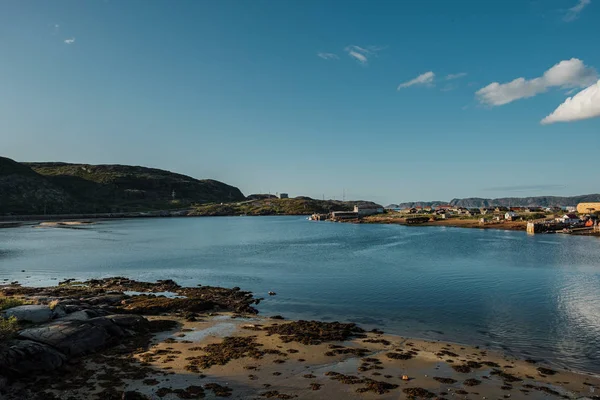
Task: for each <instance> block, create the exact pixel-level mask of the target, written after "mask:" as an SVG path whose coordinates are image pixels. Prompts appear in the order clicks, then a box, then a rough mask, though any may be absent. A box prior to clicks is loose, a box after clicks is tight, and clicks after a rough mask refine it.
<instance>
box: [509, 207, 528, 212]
mask: <svg viewBox="0 0 600 400" xmlns="http://www.w3.org/2000/svg"><path fill="white" fill-rule="evenodd" d="M510 211H512V212H523V211H525V208H523V207H511V208H510Z"/></svg>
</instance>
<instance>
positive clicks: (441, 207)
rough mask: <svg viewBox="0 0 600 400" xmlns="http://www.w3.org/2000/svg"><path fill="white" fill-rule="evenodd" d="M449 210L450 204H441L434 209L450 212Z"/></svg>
mask: <svg viewBox="0 0 600 400" xmlns="http://www.w3.org/2000/svg"><path fill="white" fill-rule="evenodd" d="M451 208H452V206H451V205H450V204H442V205H439V206H436V207H435V209H436V210H450V209H451Z"/></svg>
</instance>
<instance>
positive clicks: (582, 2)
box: [563, 0, 592, 22]
mask: <svg viewBox="0 0 600 400" xmlns="http://www.w3.org/2000/svg"><path fill="white" fill-rule="evenodd" d="M591 2H592V0H579V1H578V2H577V4H576V5H575V6H573V7H571V8H569V9H568V10H567V13H566V14H565V16H564V18H563V20H564V21H565V22H572V21H575V20H576V19H577V18H579V14H580V13H581V11H583V9H584V8H585V7H586V6H587V5H589V4H590V3H591Z"/></svg>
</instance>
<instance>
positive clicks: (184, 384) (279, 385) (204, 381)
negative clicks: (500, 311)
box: [57, 314, 600, 399]
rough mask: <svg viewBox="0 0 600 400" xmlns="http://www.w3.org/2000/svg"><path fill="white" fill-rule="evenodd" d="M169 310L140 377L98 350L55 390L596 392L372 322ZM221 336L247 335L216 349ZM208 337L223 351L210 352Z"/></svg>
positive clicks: (337, 395) (597, 384)
mask: <svg viewBox="0 0 600 400" xmlns="http://www.w3.org/2000/svg"><path fill="white" fill-rule="evenodd" d="M153 318H154V319H165V317H151V318H149V319H153ZM167 319H171V320H176V321H177V323H178V325H177V327H176V328H175V329H174V330H170V331H167V332H162V333H158V334H155V335H154V337H153V339H152V342H151V345H150V347H149V348H148V350H147V351H144V350H142V351H138V352H137V354H135V355H134V359H135V360H136V361H137V362H139V363H140V364H139V366H140V367H144V368H145V369H146V372H145V373H144V374H142V376H141V377H139V379H126V378H123V379H121V378H119V375H120V372H119V371H118V370H114V369H110V370H109V371H110V375H108V376H107V373H106V372H107V367H106V366H105V365H103V364H102V363H98V359H97V358H96V359H95V361H88V362H86V368H87V369H89V370H91V371H92V372H91V374H90V376H89V380H88V382H95V384H94V385H88V386H85V387H78V388H77V389H74V390H71V391H70V390H66V391H61V392H60V396H61V398H68V396H69V395H73V396H75V397H76V398H94V393H102V392H103V391H104V390H105V388H106V387H107V385H110V384H112V385H115V386H116V387H118V388H119V389H120V390H125V391H128V390H135V391H138V392H140V393H143V394H145V395H147V396H149V397H150V398H153V399H154V398H164V399H178V398H200V397H194V396H197V394H194V393H195V392H199V391H202V393H203V394H204V395H205V396H206V398H214V397H215V396H216V394H215V390H216V393H217V394H221V395H227V396H228V397H230V398H234V399H250V398H251V399H262V398H277V399H288V398H299V399H323V398H329V399H374V398H377V399H412V398H415V399H420V398H440V399H441V398H458V399H503V398H513V399H520V398H527V399H548V398H560V397H563V398H582V397H583V396H587V398H590V399H598V398H600V397H594V396H598V395H600V378H599V377H595V376H591V375H585V374H576V373H573V372H568V371H560V370H554V369H548V370H544V369H543V368H544V365H543V362H534V360H528V361H525V360H517V359H515V358H512V357H508V356H504V355H502V354H499V353H495V352H491V351H486V350H484V349H481V348H474V347H469V346H462V345H458V344H453V343H446V342H431V341H425V340H414V339H407V338H402V337H399V336H393V335H385V334H382V333H379V332H368V333H366V337H358V338H354V339H351V340H348V341H335V342H330V341H324V342H323V343H320V344H312V345H311V344H303V343H299V342H297V341H295V340H292V341H290V342H288V343H286V342H284V340H285V341H287V340H288V339H289V338H287V339H286V337H284V336H281V335H279V334H269V332H267V331H266V330H265V329H266V328H267V327H269V326H274V325H276V324H277V325H283V324H286V323H288V322H289V321H282V320H273V319H268V318H259V317H252V318H243V317H234V316H232V314H221V315H218V316H212V317H207V318H205V319H203V320H198V321H193V322H188V321H185V320H183V319H181V318H173V317H168V318H167ZM225 337H236V338H242V339H238V340H245V341H246V342H244V343H245V344H243V345H239V344H238V345H234V346H233V347H230V348H229V349H228V350H227V351H225V353H219V351H220V350H222V347H221V345H222V344H223V342H224V340H226V339H224V338H225ZM282 339H284V340H282ZM209 345H213V346H214V347H215V348H214V349H213V350H215V351H217V353H215V354H217V355H219V354H221V355H222V354H225V358H224V359H218V357H217V359H215V358H212V356H211V353H210V351H209V352H207V351H206V350H207V348H206V346H209ZM252 348H254V349H258V350H260V352H259V353H257V354H254V353H253V350H252ZM248 349H250V350H249V351H248V352H246V350H248ZM213 356H214V354H213ZM238 356H239V358H236V357H238ZM214 362H216V364H215V365H210V364H211V363H214ZM219 362H224V363H225V364H224V365H219ZM538 368H542V369H538ZM403 375H404V376H405V378H408V379H407V380H406V379H403ZM111 380H112V381H111ZM111 382H112V383H111ZM215 383H216V384H217V385H216V386H214V385H212V384H215ZM207 385H208V386H207ZM210 388H214V390H211V389H210ZM57 394H59V393H57ZM78 396H79V397H78ZM188 396H189V397H188ZM98 398H103V396H102V395H99V396H98Z"/></svg>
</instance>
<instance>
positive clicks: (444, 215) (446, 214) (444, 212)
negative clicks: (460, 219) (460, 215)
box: [437, 211, 452, 219]
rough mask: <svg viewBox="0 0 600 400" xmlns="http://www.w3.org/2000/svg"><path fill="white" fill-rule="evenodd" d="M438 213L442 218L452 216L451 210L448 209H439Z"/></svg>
mask: <svg viewBox="0 0 600 400" xmlns="http://www.w3.org/2000/svg"><path fill="white" fill-rule="evenodd" d="M437 215H438V216H439V217H440V218H441V219H448V218H450V217H451V216H452V214H450V213H449V212H447V211H439V212H438V213H437Z"/></svg>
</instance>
